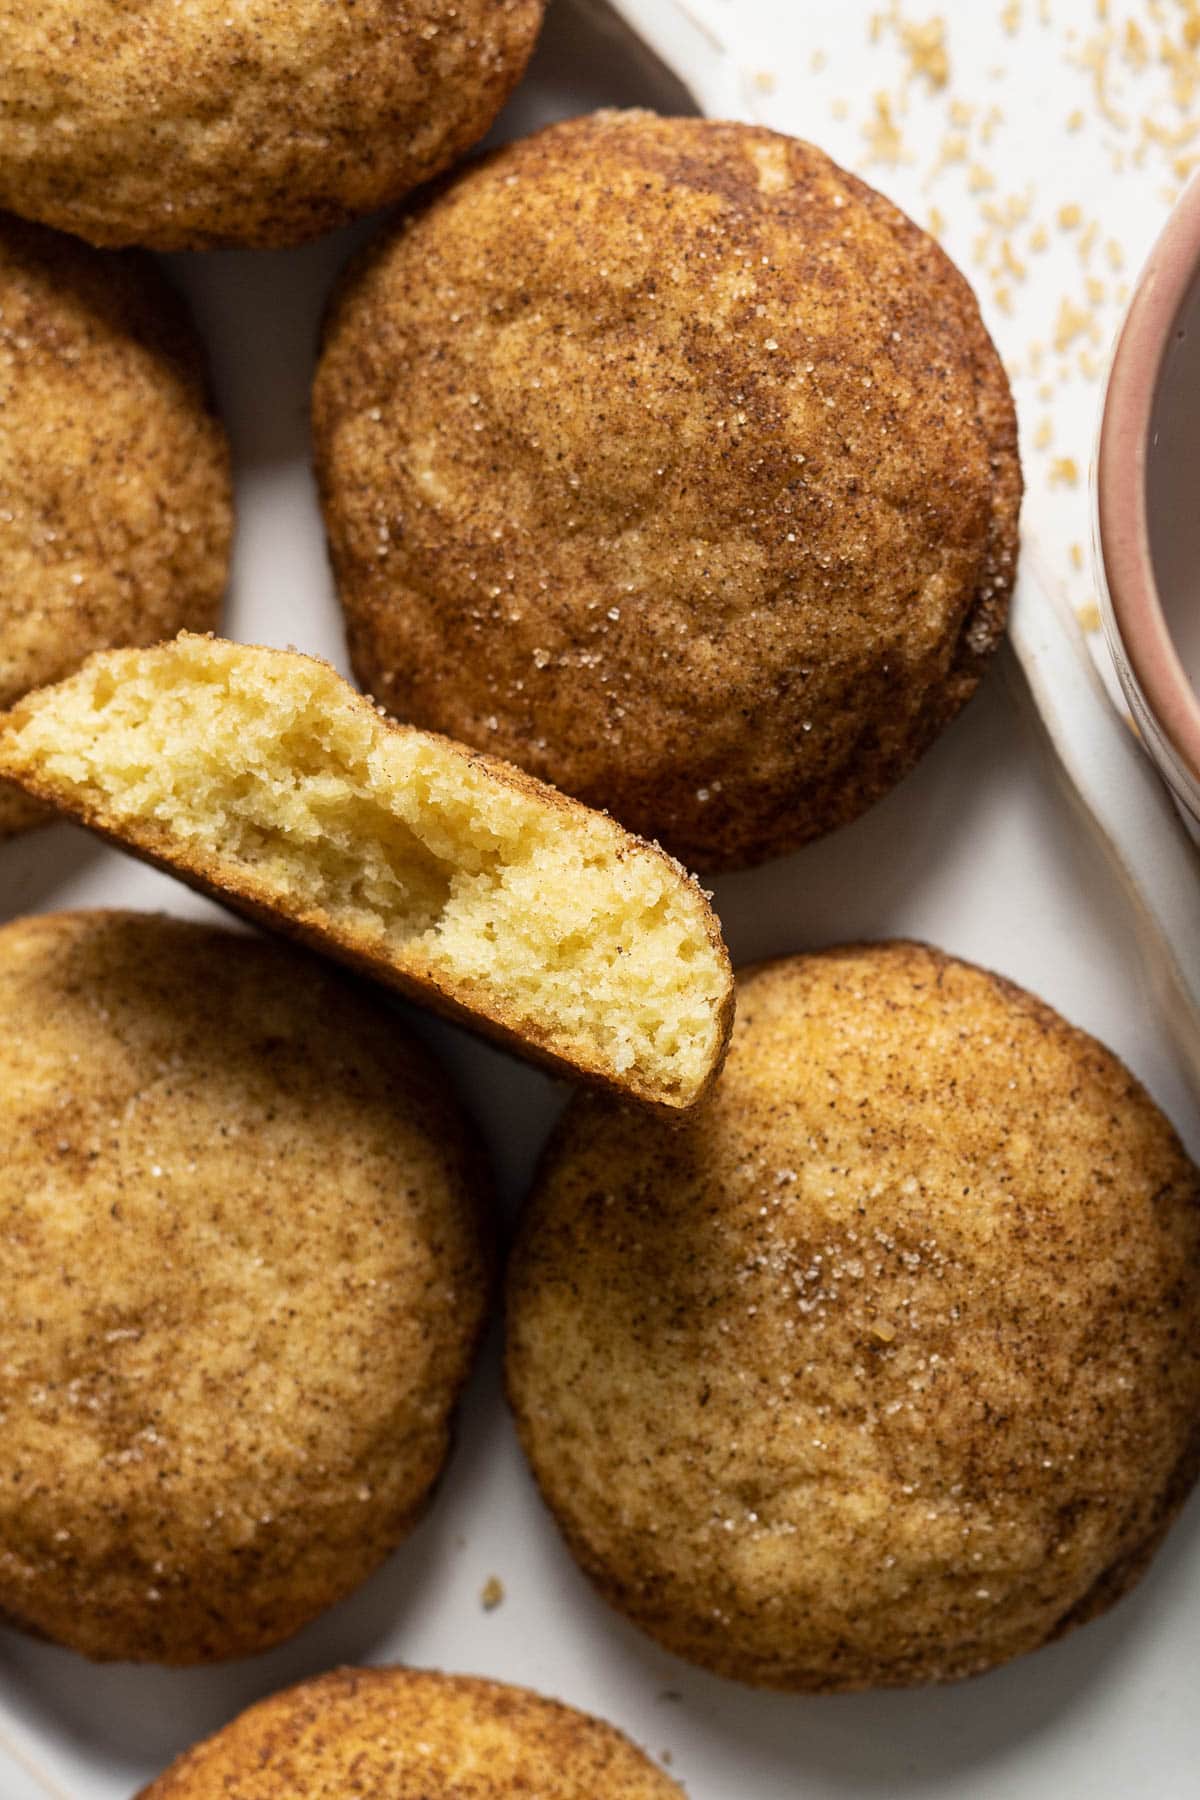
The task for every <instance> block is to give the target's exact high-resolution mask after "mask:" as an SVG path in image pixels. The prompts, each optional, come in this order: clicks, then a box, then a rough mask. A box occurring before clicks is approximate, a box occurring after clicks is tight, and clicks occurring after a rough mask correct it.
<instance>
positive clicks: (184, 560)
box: [0, 25, 233, 837]
mask: <svg viewBox="0 0 1200 1800" xmlns="http://www.w3.org/2000/svg"><path fill="white" fill-rule="evenodd" d="M2 29H3V27H2V25H0V32H2ZM2 60H3V59H2V57H0V66H2ZM2 79H3V77H2V76H0V80H2ZM232 531H233V497H232V489H231V481H230V470H229V449H228V445H227V444H226V441H225V434H224V432H223V431H222V429H221V426H220V424H219V422H218V420H217V419H216V417H215V416H214V414H213V412H212V409H211V407H210V405H209V400H208V395H207V388H206V374H205V363H204V352H203V349H202V346H201V344H200V341H199V339H198V337H197V336H196V333H195V330H194V328H193V326H192V324H191V320H190V318H189V316H188V313H187V311H186V308H185V306H184V303H183V301H182V300H181V299H180V298H179V297H178V296H177V295H176V294H175V293H174V291H173V290H172V289H171V288H170V287H169V286H168V285H167V283H166V282H165V281H164V280H163V278H162V276H161V274H160V273H159V271H158V270H157V268H156V267H155V266H154V264H153V263H152V262H151V260H150V259H149V258H148V257H144V256H139V255H128V256H117V255H111V254H103V253H101V252H98V251H95V250H91V249H88V248H87V247H86V246H85V245H83V244H79V243H76V242H75V241H74V240H73V239H71V238H68V237H64V236H63V235H62V234H61V233H58V232H53V231H46V230H43V229H41V228H40V227H38V226H33V225H26V224H24V223H22V221H20V220H18V219H13V218H7V217H4V216H0V570H2V571H3V581H2V582H0V710H2V709H4V708H7V707H9V706H11V705H12V704H13V702H14V701H15V700H18V699H20V697H21V696H22V695H23V694H25V693H27V692H28V691H29V689H30V688H33V687H40V686H42V685H43V684H44V683H46V682H50V681H57V680H59V679H60V678H61V677H62V676H63V675H66V674H69V673H70V671H71V670H72V669H74V668H76V667H77V666H78V665H79V664H80V663H81V662H82V661H83V659H84V658H85V657H86V656H87V655H88V654H89V653H90V652H91V651H93V650H103V649H108V648H110V647H111V646H113V645H117V644H150V643H154V642H156V641H157V640H158V639H159V638H161V637H169V636H171V635H172V634H173V633H174V632H176V631H179V630H181V629H182V628H183V627H185V626H187V627H189V628H190V629H192V630H194V631H206V630H209V629H210V628H211V627H212V626H214V625H215V624H216V623H217V619H218V615H219V612H220V606H221V596H222V594H223V593H224V590H225V582H226V578H227V575H228V570H229V552H230V539H231V536H232ZM36 816H37V815H36V813H35V810H34V809H33V808H32V807H31V806H30V803H29V802H27V801H26V800H25V799H24V798H23V796H20V795H17V794H15V792H14V791H13V790H12V789H10V788H8V787H7V786H4V787H0V837H3V836H4V835H5V834H6V833H7V832H8V831H10V830H15V829H18V828H20V826H22V825H24V824H26V823H31V822H32V821H33V819H34V818H35V817H36Z"/></svg>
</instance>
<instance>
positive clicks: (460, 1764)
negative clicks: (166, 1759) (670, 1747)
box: [140, 1668, 683, 1800]
mask: <svg viewBox="0 0 1200 1800" xmlns="http://www.w3.org/2000/svg"><path fill="white" fill-rule="evenodd" d="M351 1793H353V1794H364V1795H366V1794H369V1795H370V1796H371V1800H510V1796H511V1800H518V1796H519V1797H520V1800H600V1797H601V1796H603V1800H682V1794H683V1790H682V1789H681V1788H680V1787H678V1786H677V1784H676V1783H675V1782H674V1781H672V1780H671V1779H670V1778H669V1777H668V1776H666V1775H664V1774H663V1772H662V1770H661V1769H659V1768H657V1767H656V1766H655V1764H654V1763H652V1762H651V1761H650V1759H649V1757H648V1756H645V1755H644V1754H643V1753H642V1751H640V1750H638V1749H636V1748H635V1746H634V1745H633V1744H631V1743H630V1741H629V1739H628V1738H626V1737H624V1736H622V1734H621V1733H620V1732H619V1731H617V1730H616V1729H615V1728H614V1727H613V1726H611V1725H606V1724H604V1723H603V1722H602V1721H601V1720H600V1719H594V1718H592V1717H590V1716H589V1715H588V1714H587V1713H581V1712H576V1711H575V1709H574V1708H573V1707H570V1706H563V1705H561V1704H560V1703H559V1702H558V1701H555V1700H545V1699H543V1698H542V1697H541V1695H539V1694H533V1693H530V1692H529V1691H528V1689H526V1688H519V1687H509V1686H507V1685H505V1684H503V1683H501V1682H496V1681H481V1680H478V1679H476V1678H474V1677H472V1676H468V1675H441V1674H437V1673H435V1672H433V1671H426V1670H421V1669H394V1668H393V1669H388V1668H384V1669H338V1670H335V1671H334V1672H333V1673H332V1674H330V1675H322V1676H320V1677H318V1678H317V1679H316V1680H313V1681H306V1682H302V1683H301V1685H300V1686H299V1687H294V1688H289V1689H287V1690H286V1691H285V1692H283V1693H281V1694H275V1695H273V1696H272V1697H271V1698H270V1699H269V1700H263V1701H260V1702H259V1704H258V1705H257V1706H252V1707H250V1709H249V1710H248V1711H247V1712H244V1713H242V1714H241V1716H240V1717H239V1718H237V1719H235V1720H234V1721H233V1723H232V1724H231V1725H227V1726H226V1727H225V1728H224V1730H223V1731H219V1732H217V1734H216V1735H215V1737H211V1738H208V1739H207V1740H206V1741H205V1742H204V1743H202V1744H198V1745H197V1746H196V1748H195V1749H193V1750H189V1751H188V1752H187V1753H186V1754H185V1755H183V1756H181V1757H180V1758H179V1760H178V1761H177V1762H176V1763H174V1764H172V1766H171V1767H170V1768H169V1769H168V1770H167V1771H166V1773H165V1774H163V1775H160V1776H159V1778H158V1780H157V1781H152V1782H151V1783H150V1786H149V1787H148V1788H146V1789H144V1791H143V1793H142V1795H141V1796H140V1800H217V1797H218V1795H220V1796H224V1795H236V1796H237V1800H326V1797H327V1796H332V1795H338V1796H340V1795H343V1794H345V1795H349V1794H351Z"/></svg>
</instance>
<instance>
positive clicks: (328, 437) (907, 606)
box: [313, 112, 1021, 868]
mask: <svg viewBox="0 0 1200 1800" xmlns="http://www.w3.org/2000/svg"><path fill="white" fill-rule="evenodd" d="M313 419H314V427H315V439H316V455H317V469H318V474H319V477H320V483H321V490H322V496H323V502H324V510H325V519H326V525H327V528H328V532H329V542H330V549H331V554H332V558H333V566H334V571H335V574H336V577H337V584H338V588H339V591H340V594H341V598H342V602H343V604H344V606H345V610H346V617H347V623H348V628H349V635H350V647H351V653H352V656H353V661H354V667H355V671H356V673H357V675H358V677H359V679H360V681H361V682H362V684H363V686H364V687H365V688H367V689H368V690H369V691H370V692H371V693H372V694H374V695H375V697H376V698H377V699H378V700H380V701H382V702H383V704H384V705H386V706H387V707H388V708H389V710H390V711H392V712H393V713H395V714H396V715H397V716H398V717H400V718H404V719H409V720H411V721H412V722H413V723H414V724H417V725H423V726H427V727H430V728H432V729H435V730H439V731H445V732H448V733H449V734H450V735H451V736H453V737H456V738H461V739H462V740H463V741H464V742H466V743H471V744H476V745H479V746H481V747H483V748H485V749H487V750H490V751H492V752H494V753H495V754H497V755H499V756H505V757H508V758H510V759H511V760H512V761H514V762H518V763H520V764H521V765H522V766H523V767H525V768H527V769H529V770H530V771H531V772H532V773H534V774H536V775H539V776H541V777H542V778H543V779H545V780H548V781H553V782H555V783H556V784H557V785H558V786H559V787H562V788H564V789H565V790H566V791H567V792H568V793H572V794H576V795H578V796H579V798H580V799H583V800H585V801H587V802H588V804H589V805H593V806H602V807H608V808H610V809H611V810H612V812H613V813H614V814H615V815H616V817H617V818H619V819H620V820H621V822H622V823H623V824H625V825H628V826H629V827H630V829H631V830H634V831H638V832H641V833H642V834H643V835H644V836H647V837H657V838H660V839H661V840H662V842H663V843H664V844H665V845H666V846H667V848H668V849H670V850H672V851H673V852H674V853H675V854H676V855H677V856H679V857H681V858H682V859H683V860H684V861H685V862H686V863H688V864H689V865H690V866H692V867H698V868H717V867H722V866H733V865H739V864H746V863H754V862H759V861H761V860H762V859H763V858H765V857H769V856H772V855H776V854H779V853H780V852H782V851H785V850H789V849H792V848H794V847H795V846H796V845H798V844H801V843H803V842H804V841H805V840H807V839H809V838H812V837H815V836H817V835H818V834H819V833H821V832H825V831H829V830H831V829H832V828H833V827H834V826H837V825H841V824H843V823H845V821H846V820H848V819H851V818H853V817H855V815H856V814H858V813H860V812H862V811H863V809H864V808H865V807H867V806H869V805H870V804H871V803H872V802H873V801H874V800H876V799H878V798H879V797H880V795H882V794H883V793H885V792H886V791H887V790H888V789H889V788H890V787H891V786H892V785H893V784H894V783H895V782H896V781H897V780H899V778H900V777H901V776H902V775H903V774H905V772H906V771H907V770H908V769H909V768H910V767H911V766H912V764H913V763H914V762H915V761H916V759H917V758H918V756H920V754H921V753H922V751H923V750H924V749H925V748H926V747H927V745H928V744H929V743H930V742H931V741H932V740H933V738H934V737H935V736H936V735H937V733H938V732H939V731H940V730H941V729H942V727H943V726H944V725H945V724H946V723H947V722H948V721H949V720H950V719H951V718H952V717H953V716H954V714H955V713H957V711H958V710H959V708H960V707H961V706H962V704H963V703H964V701H965V700H966V699H967V698H968V697H969V695H970V694H971V693H972V692H973V691H974V689H975V686H976V684H977V682H978V680H979V678H980V675H981V673H982V671H983V669H984V666H985V665H986V663H987V661H988V658H989V657H990V655H991V653H992V651H993V650H994V649H995V647H996V645H997V643H998V642H999V641H1000V638H1001V636H1002V633H1003V629H1004V622H1005V616H1006V611H1007V605H1008V595H1009V590H1010V588H1011V585H1012V580H1013V571H1014V565H1015V560H1016V551H1017V513H1018V507H1019V501H1020V492H1021V476H1020V468H1019V464H1018V460H1017V438H1016V422H1015V417H1014V413H1013V405H1012V399H1011V396H1010V394H1009V389H1008V383H1007V380H1006V378H1005V375H1004V372H1003V369H1002V368H1001V365H1000V361H999V359H998V357H997V355H996V352H995V350H994V349H993V347H992V344H991V341H990V339H989V338H988V335H987V332H986V331H985V330H984V327H983V324H982V322H981V320H980V316H979V310H978V307H977V305H976V303H975V299H974V297H973V295H972V293H971V290H970V288H969V287H968V286H967V283H966V282H965V281H964V280H963V278H962V276H961V275H960V274H959V273H958V271H957V270H956V269H955V268H954V267H953V265H952V264H951V263H950V262H949V261H948V259H947V258H946V256H945V255H944V254H943V253H942V251H941V250H940V249H939V248H938V246H937V245H936V244H935V243H934V242H933V241H932V239H931V238H929V237H927V236H926V235H925V233H924V232H923V231H920V230H919V229H918V228H917V227H916V226H915V225H914V224H912V222H911V221H910V220H908V219H906V218H905V217H904V215H903V214H901V213H900V212H898V211H897V210H896V208H895V207H894V206H892V205H891V204H890V203H889V202H888V201H886V200H884V199H883V198H882V197H881V196H880V195H879V194H877V193H875V192H873V191H872V189H870V188H868V187H867V186H865V185H864V184H863V183H862V182H861V181H858V180H856V179H855V178H854V177H853V176H851V175H848V174H846V173H845V172H844V171H843V170H841V169H839V168H838V167H837V166H836V165H835V164H834V163H832V162H830V160H829V159H828V157H826V156H824V155H823V154H822V153H821V152H820V151H819V150H816V149H814V148H813V147H812V146H811V145H809V144H804V143H800V142H797V141H796V140H795V139H792V138H787V137H781V136H779V135H778V134H776V133H774V132H770V131H765V130H761V129H758V128H757V127H751V126H745V125H728V124H719V123H716V122H714V121H710V120H698V119H660V118H656V117H655V116H653V115H652V114H649V113H614V112H606V113H598V114H596V115H594V116H592V117H589V118H579V119H572V120H571V121H569V122H568V123H566V124H563V125H556V126H553V127H551V128H550V129H549V130H548V131H543V132H541V133H540V134H539V135H537V136H536V137H532V138H527V139H525V140H524V141H523V142H520V143H516V144H511V145H508V146H507V147H506V148H504V149H503V150H500V151H498V152H497V153H496V154H495V155H493V156H490V157H488V158H487V159H486V160H485V161H483V162H481V163H479V164H478V165H476V166H475V167H473V168H471V169H468V170H467V171H466V172H465V173H462V174H460V175H459V176H458V177H457V178H456V179H455V180H453V181H452V182H450V183H449V184H448V185H447V186H445V187H444V188H442V189H441V190H440V191H439V192H438V193H437V194H436V195H435V196H434V197H432V198H431V199H429V200H428V201H426V202H425V203H424V205H423V206H421V207H420V208H419V209H418V210H416V211H415V212H414V213H412V214H411V215H410V216H409V217H407V218H406V219H404V220H403V221H402V222H401V223H400V224H399V226H398V227H396V228H395V229H393V230H391V231H390V232H388V233H387V234H386V235H385V236H384V237H383V238H382V239H381V240H380V241H379V242H378V243H377V244H376V245H375V247H374V248H373V249H372V250H371V251H370V252H369V253H368V254H367V255H366V256H365V258H363V259H362V260H361V261H360V262H359V263H357V264H356V265H354V266H353V268H352V270H351V272H350V274H349V276H348V278H347V279H346V281H345V283H344V284H343V287H342V290H341V292H340V294H339V295H338V297H337V299H336V301H335V304H334V306H333V308H332V312H331V315H330V319H329V322H328V327H327V332H326V337H325V344H324V352H323V355H322V358H321V363H320V367H319V370H318V374H317V379H316V387H315V393H314V406H313Z"/></svg>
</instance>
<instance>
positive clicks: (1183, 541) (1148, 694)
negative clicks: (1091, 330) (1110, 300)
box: [1094, 178, 1200, 836]
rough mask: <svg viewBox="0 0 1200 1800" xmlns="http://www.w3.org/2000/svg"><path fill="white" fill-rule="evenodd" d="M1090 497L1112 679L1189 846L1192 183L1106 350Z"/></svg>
mask: <svg viewBox="0 0 1200 1800" xmlns="http://www.w3.org/2000/svg"><path fill="white" fill-rule="evenodd" d="M1094 496H1095V537H1096V553H1097V554H1096V562H1097V574H1098V579H1099V583H1100V599H1101V608H1102V612H1103V616H1104V624H1105V630H1106V632H1107V635H1108V641H1109V646H1110V648H1111V650H1112V654H1113V658H1114V661H1115V663H1116V667H1117V674H1118V676H1119V677H1120V681H1121V686H1122V688H1123V690H1124V693H1125V696H1126V698H1127V700H1128V701H1129V705H1130V709H1131V711H1132V713H1133V716H1134V719H1135V720H1136V722H1137V726H1138V729H1139V730H1140V732H1141V734H1142V738H1143V741H1144V742H1145V745H1146V748H1147V750H1148V751H1149V753H1150V755H1151V756H1152V757H1153V759H1154V761H1155V763H1156V764H1157V765H1158V768H1159V771H1160V773H1161V774H1162V776H1163V777H1164V779H1165V780H1166V782H1167V783H1168V785H1169V786H1170V788H1171V791H1172V793H1173V795H1174V796H1175V799H1176V802H1177V803H1178V805H1179V807H1180V809H1181V810H1182V812H1183V814H1184V817H1185V819H1186V820H1187V822H1188V824H1189V825H1190V826H1191V828H1192V831H1193V833H1194V834H1195V835H1197V836H1200V178H1197V179H1196V180H1194V181H1193V182H1192V183H1191V185H1190V186H1189V187H1188V188H1187V189H1186V191H1185V192H1184V194H1183V196H1182V198H1181V199H1180V201H1179V203H1178V204H1177V206H1176V208H1175V210H1174V212H1173V213H1172V214H1171V217H1170V218H1169V219H1168V221H1167V224H1166V226H1165V228H1164V230H1163V232H1162V235H1161V237H1160V238H1159V240H1158V242H1157V243H1156V244H1155V246H1154V249H1153V251H1152V252H1151V255H1150V259H1149V261H1148V262H1147V264H1146V267H1145V269H1144V270H1143V271H1142V275H1141V278H1140V280H1139V281H1138V285H1137V288H1136V291H1135V293H1134V296H1133V299H1132V301H1131V302H1130V306H1129V311H1128V313H1127V315H1126V318H1125V323H1124V325H1123V326H1122V328H1121V333H1120V336H1119V337H1118V339H1117V344H1116V348H1115V350H1114V352H1113V359H1112V366H1111V369H1110V371H1109V377H1108V385H1107V388H1106V391H1105V396H1104V406H1103V410H1102V413H1101V419H1100V437H1099V443H1098V447H1097V452H1096V462H1095V471H1094Z"/></svg>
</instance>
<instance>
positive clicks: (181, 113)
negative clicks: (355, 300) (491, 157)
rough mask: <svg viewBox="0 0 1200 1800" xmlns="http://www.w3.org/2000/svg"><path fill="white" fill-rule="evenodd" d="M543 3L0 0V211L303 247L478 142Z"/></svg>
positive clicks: (171, 245)
mask: <svg viewBox="0 0 1200 1800" xmlns="http://www.w3.org/2000/svg"><path fill="white" fill-rule="evenodd" d="M542 12H543V0H354V4H352V5H350V4H330V3H329V0H249V3H245V0H243V3H241V4H238V5H232V4H230V3H229V0H189V4H188V5H186V6H181V5H168V6H150V5H146V4H137V5H131V4H130V3H129V0H89V4H88V6H87V9H86V14H85V15H84V18H83V20H82V21H81V18H80V10H79V7H78V6H77V5H75V4H74V0H4V4H3V5H2V6H0V206H6V207H10V208H11V209H12V210H13V211H14V212H19V213H23V214H24V215H25V216H26V217H28V218H31V219H40V220H42V221H43V222H44V223H46V224H48V225H57V226H59V227H60V228H61V229H62V230H64V231H71V232H74V233H75V234H76V235H77V236H78V237H82V238H86V239H87V240H88V241H89V242H90V243H93V244H145V245H148V246H149V247H150V248H152V249H156V250H187V249H201V248H203V247H205V246H207V245H213V244H259V245H268V244H290V243H298V242H299V241H301V240H302V239H304V238H310V237H315V236H317V234H318V233H319V232H322V231H326V230H328V229H329V228H330V226H333V225H338V224H341V222H342V221H343V220H344V219H348V218H351V217H353V216H354V215H355V214H357V213H366V212H371V211H372V210H373V209H374V208H375V207H377V206H383V205H385V204H387V203H388V202H390V201H392V200H395V199H397V198H398V197H399V196H400V195H401V194H404V193H406V192H407V191H408V189H409V188H412V187H415V186H416V185H417V184H418V182H422V181H426V180H428V179H429V177H430V176H431V175H436V174H437V172H438V171H439V170H440V169H444V168H447V167H448V166H449V164H450V163H452V162H453V161H454V159H455V158H456V157H457V156H460V155H461V154H462V152H463V151H464V150H466V149H467V148H468V146H469V145H471V144H473V143H474V142H475V141H476V140H477V139H478V138H481V137H482V136H483V134H484V132H485V131H486V130H487V129H488V126H489V125H490V124H491V122H492V120H493V119H494V118H495V116H496V114H497V113H498V112H499V110H500V108H501V106H502V105H503V104H504V101H505V100H506V99H507V97H508V94H509V91H510V90H511V88H512V87H513V85H514V84H515V82H516V81H517V79H518V77H519V76H520V74H521V71H522V70H523V69H524V67H525V62H526V59H527V58H528V56H529V53H530V51H531V50H532V48H533V43H534V39H535V38H536V36H537V32H538V27H539V26H540V24H541V20H542Z"/></svg>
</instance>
